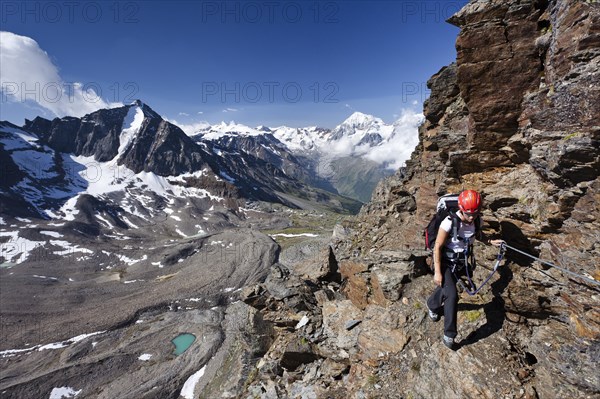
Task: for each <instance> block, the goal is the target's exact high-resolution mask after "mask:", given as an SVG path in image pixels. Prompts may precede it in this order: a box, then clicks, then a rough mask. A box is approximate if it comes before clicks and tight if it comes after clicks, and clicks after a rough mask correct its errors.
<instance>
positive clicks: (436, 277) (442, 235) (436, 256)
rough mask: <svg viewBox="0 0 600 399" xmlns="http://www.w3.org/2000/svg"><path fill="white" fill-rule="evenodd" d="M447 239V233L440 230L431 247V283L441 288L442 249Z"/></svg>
mask: <svg viewBox="0 0 600 399" xmlns="http://www.w3.org/2000/svg"><path fill="white" fill-rule="evenodd" d="M447 238H448V232H447V231H446V230H444V229H442V228H440V229H439V230H438V234H437V237H436V239H435V245H434V247H433V272H434V274H433V281H434V282H435V283H436V284H437V285H439V286H440V287H441V286H442V280H443V276H442V248H443V247H444V243H445V242H446V239H447Z"/></svg>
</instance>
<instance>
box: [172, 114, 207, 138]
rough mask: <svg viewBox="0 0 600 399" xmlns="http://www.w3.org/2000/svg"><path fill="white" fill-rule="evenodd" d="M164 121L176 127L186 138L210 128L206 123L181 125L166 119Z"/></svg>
mask: <svg viewBox="0 0 600 399" xmlns="http://www.w3.org/2000/svg"><path fill="white" fill-rule="evenodd" d="M165 119H166V118H165ZM166 120H167V121H168V122H171V123H172V124H174V125H176V126H178V127H179V128H180V129H181V130H183V132H184V133H185V134H187V135H188V136H193V135H195V134H196V133H198V131H199V130H202V129H206V128H207V127H209V126H210V123H208V122H206V121H201V122H192V123H181V122H178V121H176V120H168V119H166Z"/></svg>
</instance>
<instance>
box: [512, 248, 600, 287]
mask: <svg viewBox="0 0 600 399" xmlns="http://www.w3.org/2000/svg"><path fill="white" fill-rule="evenodd" d="M503 245H504V246H505V247H506V248H508V249H510V250H511V251H515V252H518V253H520V254H521V255H525V256H528V257H530V258H531V259H533V260H537V261H538V262H540V263H542V264H544V265H547V266H550V267H554V268H556V269H558V270H560V271H561V272H563V273H566V274H569V275H571V276H574V277H577V278H579V279H582V280H585V281H586V282H588V283H590V284H594V285H598V286H600V281H597V280H593V279H591V278H589V277H586V276H583V275H581V274H578V273H575V272H572V271H570V270H567V269H565V268H564V267H560V266H557V265H555V264H554V263H550V262H547V261H545V260H543V259H540V258H538V257H535V256H533V255H530V254H528V253H527V252H523V251H521V250H520V249H517V248H515V247H511V246H510V245H508V244H506V243H505V244H503Z"/></svg>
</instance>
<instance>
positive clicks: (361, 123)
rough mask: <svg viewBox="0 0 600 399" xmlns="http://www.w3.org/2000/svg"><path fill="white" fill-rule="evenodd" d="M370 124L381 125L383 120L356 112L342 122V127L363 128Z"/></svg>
mask: <svg viewBox="0 0 600 399" xmlns="http://www.w3.org/2000/svg"><path fill="white" fill-rule="evenodd" d="M372 124H380V125H382V124H383V120H381V119H380V118H377V117H375V116H373V115H368V114H363V113H362V112H358V111H356V112H354V113H353V114H352V115H350V116H349V117H348V118H347V119H346V120H345V121H344V122H342V125H349V126H353V127H357V128H364V127H366V126H368V125H372Z"/></svg>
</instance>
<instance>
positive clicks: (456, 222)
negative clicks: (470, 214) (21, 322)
mask: <svg viewBox="0 0 600 399" xmlns="http://www.w3.org/2000/svg"><path fill="white" fill-rule="evenodd" d="M450 220H452V239H453V240H454V241H456V240H457V239H458V229H459V227H460V218H459V217H458V215H457V214H456V213H455V212H450Z"/></svg>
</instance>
